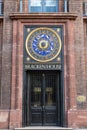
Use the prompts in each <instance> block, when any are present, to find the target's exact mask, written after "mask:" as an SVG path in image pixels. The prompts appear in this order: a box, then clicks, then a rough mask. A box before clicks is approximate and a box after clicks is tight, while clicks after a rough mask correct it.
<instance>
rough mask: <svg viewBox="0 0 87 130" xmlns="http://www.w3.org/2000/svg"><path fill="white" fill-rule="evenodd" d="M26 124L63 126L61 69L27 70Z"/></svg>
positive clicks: (25, 91) (25, 92)
mask: <svg viewBox="0 0 87 130" xmlns="http://www.w3.org/2000/svg"><path fill="white" fill-rule="evenodd" d="M26 79H27V81H26V87H25V88H24V104H23V107H24V108H23V109H24V114H23V115H24V117H23V118H24V124H25V126H29V125H31V126H61V112H62V111H61V110H62V108H61V106H62V105H61V83H60V80H61V79H60V71H27V74H26Z"/></svg>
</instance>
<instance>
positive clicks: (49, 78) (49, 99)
mask: <svg viewBox="0 0 87 130" xmlns="http://www.w3.org/2000/svg"><path fill="white" fill-rule="evenodd" d="M45 78H46V84H45V85H46V87H45V91H46V92H45V103H46V106H54V105H56V97H55V96H56V90H55V89H56V77H55V75H49V74H47V75H46V76H45Z"/></svg>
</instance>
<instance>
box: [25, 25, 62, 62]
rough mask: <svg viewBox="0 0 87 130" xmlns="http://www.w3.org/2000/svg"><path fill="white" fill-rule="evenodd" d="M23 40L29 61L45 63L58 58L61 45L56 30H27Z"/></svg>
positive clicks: (41, 28)
mask: <svg viewBox="0 0 87 130" xmlns="http://www.w3.org/2000/svg"><path fill="white" fill-rule="evenodd" d="M28 31H29V33H28V35H27V37H26V40H25V48H26V52H27V55H28V56H29V57H30V59H32V60H34V61H36V62H41V63H44V62H45V63H46V62H49V61H52V60H54V59H55V58H58V56H59V54H60V52H61V48H62V43H61V37H60V35H59V34H58V31H60V30H58V28H57V30H54V29H52V28H48V27H38V28H35V29H32V30H29V29H28Z"/></svg>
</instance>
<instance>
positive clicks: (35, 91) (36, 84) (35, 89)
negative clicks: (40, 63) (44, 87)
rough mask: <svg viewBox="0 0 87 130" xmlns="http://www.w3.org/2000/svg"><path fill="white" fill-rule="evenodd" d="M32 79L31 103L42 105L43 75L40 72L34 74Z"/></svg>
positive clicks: (36, 105) (35, 105)
mask: <svg viewBox="0 0 87 130" xmlns="http://www.w3.org/2000/svg"><path fill="white" fill-rule="evenodd" d="M31 81H32V82H31V105H32V106H34V107H38V106H41V82H42V77H41V75H40V74H32V76H31Z"/></svg>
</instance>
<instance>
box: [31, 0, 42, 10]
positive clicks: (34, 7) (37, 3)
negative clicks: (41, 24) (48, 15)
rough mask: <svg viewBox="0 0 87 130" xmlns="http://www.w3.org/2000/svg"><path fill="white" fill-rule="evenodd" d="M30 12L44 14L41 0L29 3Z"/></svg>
mask: <svg viewBox="0 0 87 130" xmlns="http://www.w3.org/2000/svg"><path fill="white" fill-rule="evenodd" d="M29 8H30V12H42V7H41V0H30V1H29Z"/></svg>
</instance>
